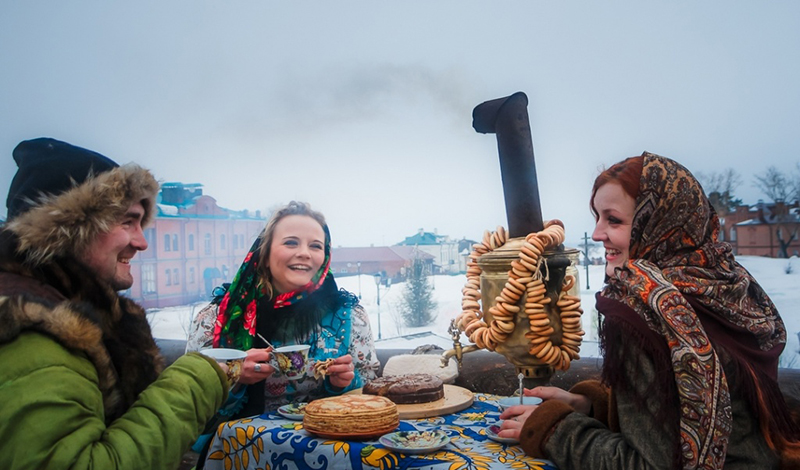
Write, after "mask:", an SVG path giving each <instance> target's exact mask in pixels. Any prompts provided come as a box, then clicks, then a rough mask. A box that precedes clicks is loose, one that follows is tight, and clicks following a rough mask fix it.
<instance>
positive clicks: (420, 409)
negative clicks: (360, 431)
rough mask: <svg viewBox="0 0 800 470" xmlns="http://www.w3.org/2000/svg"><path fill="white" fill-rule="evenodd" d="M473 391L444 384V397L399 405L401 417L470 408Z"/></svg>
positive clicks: (418, 416)
mask: <svg viewBox="0 0 800 470" xmlns="http://www.w3.org/2000/svg"><path fill="white" fill-rule="evenodd" d="M347 393H348V394H349V393H352V394H361V389H360V388H359V389H357V390H352V391H350V392H347ZM472 398H473V397H472V392H470V391H469V390H467V389H466V388H463V387H459V386H458V385H450V384H444V398H440V399H438V400H436V401H432V402H428V403H413V404H410V405H397V412H398V413H399V414H400V419H417V418H430V417H432V416H442V415H446V414H450V413H455V412H456V411H461V410H463V409H465V408H469V407H470V405H472Z"/></svg>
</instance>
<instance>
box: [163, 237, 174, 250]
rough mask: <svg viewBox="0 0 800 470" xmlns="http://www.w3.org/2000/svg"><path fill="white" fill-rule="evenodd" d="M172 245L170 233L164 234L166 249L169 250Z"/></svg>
mask: <svg viewBox="0 0 800 470" xmlns="http://www.w3.org/2000/svg"><path fill="white" fill-rule="evenodd" d="M171 246H172V245H170V243H169V234H168V233H167V234H164V251H169V249H170V247H171Z"/></svg>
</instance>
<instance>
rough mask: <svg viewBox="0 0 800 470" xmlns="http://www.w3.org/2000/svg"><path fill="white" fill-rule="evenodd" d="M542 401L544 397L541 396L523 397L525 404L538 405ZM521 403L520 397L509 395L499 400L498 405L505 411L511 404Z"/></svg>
mask: <svg viewBox="0 0 800 470" xmlns="http://www.w3.org/2000/svg"><path fill="white" fill-rule="evenodd" d="M541 402H542V399H541V398H539V397H522V404H523V405H538V404H539V403H541ZM519 404H520V403H519V397H508V398H501V399H499V400H497V406H499V407H500V411H503V410H505V409H506V408H508V407H510V406H514V405H519Z"/></svg>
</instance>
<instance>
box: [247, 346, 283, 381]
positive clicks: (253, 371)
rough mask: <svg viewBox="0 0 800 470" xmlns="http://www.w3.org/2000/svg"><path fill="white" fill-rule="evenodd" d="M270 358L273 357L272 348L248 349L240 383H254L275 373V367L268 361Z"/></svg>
mask: <svg viewBox="0 0 800 470" xmlns="http://www.w3.org/2000/svg"><path fill="white" fill-rule="evenodd" d="M270 359H272V348H266V349H255V348H253V349H250V350H248V351H247V357H245V358H244V364H243V365H242V375H241V376H239V383H241V384H247V385H249V384H254V383H257V382H261V381H262V380H264V379H266V378H268V377H270V376H271V375H272V374H274V373H275V368H274V367H272V366H271V365H269V363H268V362H269V360H270Z"/></svg>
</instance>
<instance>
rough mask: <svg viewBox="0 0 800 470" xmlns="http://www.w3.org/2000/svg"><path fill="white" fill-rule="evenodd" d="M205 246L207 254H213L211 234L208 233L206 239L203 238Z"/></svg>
mask: <svg viewBox="0 0 800 470" xmlns="http://www.w3.org/2000/svg"><path fill="white" fill-rule="evenodd" d="M203 246H204V248H205V254H207V255H210V254H211V234H210V233H207V234H206V236H205V237H203Z"/></svg>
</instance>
